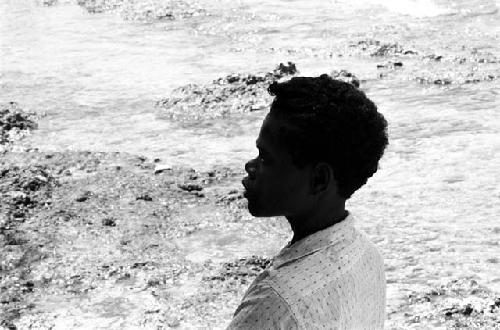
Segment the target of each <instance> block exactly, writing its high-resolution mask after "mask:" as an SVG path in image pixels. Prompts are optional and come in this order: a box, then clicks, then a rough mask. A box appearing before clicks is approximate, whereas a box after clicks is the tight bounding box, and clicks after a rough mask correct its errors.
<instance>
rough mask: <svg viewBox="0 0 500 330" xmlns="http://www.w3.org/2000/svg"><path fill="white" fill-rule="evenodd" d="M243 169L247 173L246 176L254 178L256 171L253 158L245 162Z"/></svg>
mask: <svg viewBox="0 0 500 330" xmlns="http://www.w3.org/2000/svg"><path fill="white" fill-rule="evenodd" d="M245 171H246V172H247V173H248V176H249V177H250V178H251V179H253V178H255V172H256V167H255V159H252V160H249V161H248V162H247V163H246V164H245Z"/></svg>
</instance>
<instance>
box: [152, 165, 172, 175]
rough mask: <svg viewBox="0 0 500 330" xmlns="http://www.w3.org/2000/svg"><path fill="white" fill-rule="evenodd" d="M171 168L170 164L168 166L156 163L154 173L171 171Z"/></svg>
mask: <svg viewBox="0 0 500 330" xmlns="http://www.w3.org/2000/svg"><path fill="white" fill-rule="evenodd" d="M171 170H172V166H170V165H165V164H158V165H156V166H155V171H154V173H155V174H160V173H163V172H166V171H171Z"/></svg>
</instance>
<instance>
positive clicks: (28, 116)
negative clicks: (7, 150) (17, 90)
mask: <svg viewBox="0 0 500 330" xmlns="http://www.w3.org/2000/svg"><path fill="white" fill-rule="evenodd" d="M35 119H36V116H35V114H33V113H28V112H25V111H23V110H22V109H21V108H19V106H18V105H17V103H15V102H9V103H7V104H2V105H0V145H4V144H10V143H12V142H14V141H17V140H20V139H22V138H23V137H25V136H26V135H28V134H29V133H30V132H31V131H32V130H34V129H36V128H37V124H36V122H35Z"/></svg>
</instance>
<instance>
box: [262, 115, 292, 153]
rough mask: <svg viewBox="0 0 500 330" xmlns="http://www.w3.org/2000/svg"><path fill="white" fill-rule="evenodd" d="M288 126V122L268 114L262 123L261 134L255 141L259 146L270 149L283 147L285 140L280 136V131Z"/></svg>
mask: <svg viewBox="0 0 500 330" xmlns="http://www.w3.org/2000/svg"><path fill="white" fill-rule="evenodd" d="M286 126H287V124H286V122H285V121H284V120H282V119H281V118H276V117H275V116H272V115H267V117H266V118H265V119H264V122H263V123H262V127H261V129H260V133H259V136H258V138H257V140H256V141H255V142H256V145H257V147H262V148H268V149H273V148H281V147H282V144H283V141H282V140H281V139H280V138H279V132H280V130H281V129H282V128H283V127H286Z"/></svg>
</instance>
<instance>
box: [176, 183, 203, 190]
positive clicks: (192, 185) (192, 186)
mask: <svg viewBox="0 0 500 330" xmlns="http://www.w3.org/2000/svg"><path fill="white" fill-rule="evenodd" d="M177 186H178V187H179V188H180V189H182V190H185V191H189V192H191V191H201V190H203V187H202V186H201V185H199V184H198V183H179V184H178V185H177Z"/></svg>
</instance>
